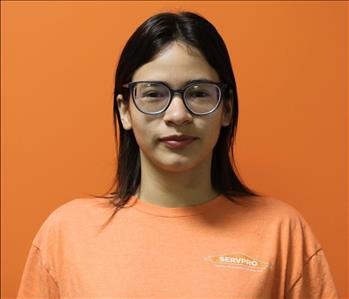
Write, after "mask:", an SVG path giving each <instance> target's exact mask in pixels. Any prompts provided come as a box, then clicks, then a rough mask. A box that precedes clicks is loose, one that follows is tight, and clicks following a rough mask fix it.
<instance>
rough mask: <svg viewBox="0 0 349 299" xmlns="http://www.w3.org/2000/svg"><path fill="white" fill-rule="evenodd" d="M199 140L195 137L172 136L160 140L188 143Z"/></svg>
mask: <svg viewBox="0 0 349 299" xmlns="http://www.w3.org/2000/svg"><path fill="white" fill-rule="evenodd" d="M194 139H197V137H195V136H190V135H171V136H167V137H163V138H160V140H161V141H187V140H194Z"/></svg>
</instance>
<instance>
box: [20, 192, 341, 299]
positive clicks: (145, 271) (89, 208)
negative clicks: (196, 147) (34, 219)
mask: <svg viewBox="0 0 349 299" xmlns="http://www.w3.org/2000/svg"><path fill="white" fill-rule="evenodd" d="M237 200H238V203H239V204H236V203H234V202H232V201H230V200H229V199H228V198H227V197H225V196H224V195H219V196H217V197H216V198H214V199H212V200H210V201H208V202H206V203H203V204H199V205H195V206H186V207H163V206H158V205H155V204H151V203H149V202H145V201H142V200H140V199H138V198H136V197H135V196H132V198H131V199H130V200H129V202H128V203H127V205H126V208H123V209H121V210H119V211H118V212H117V213H116V214H115V216H114V218H113V219H112V220H111V221H110V222H109V224H107V225H106V226H105V227H104V229H101V227H102V225H103V224H104V223H105V222H106V221H107V220H108V218H109V216H110V215H111V213H112V212H113V211H114V207H113V206H112V204H111V203H109V202H108V199H103V198H75V199H73V200H71V201H69V202H67V203H65V204H63V205H61V206H59V207H58V208H57V209H55V210H54V211H53V212H52V213H51V214H50V215H49V216H48V217H47V218H46V220H45V221H44V223H43V224H42V226H41V227H40V229H39V231H38V232H37V234H36V236H35V238H34V239H33V242H32V244H31V247H30V250H29V254H28V258H27V261H26V264H25V267H24V271H23V274H22V278H21V283H20V286H19V290H18V296H17V298H234V299H255V298H260V299H262V298H263V299H267V298H270V299H277V298H284V299H296V298H297V299H315V298H316V299H325V298H326V299H335V298H338V294H337V290H336V287H335V284H334V281H333V278H332V275H331V272H330V268H329V265H328V262H327V260H326V257H325V254H324V250H323V249H322V248H321V245H320V243H319V242H318V240H317V239H316V237H315V236H314V234H313V232H312V231H311V228H310V227H309V225H308V223H307V222H306V221H305V220H304V218H303V217H302V216H301V215H300V213H299V212H298V211H297V210H296V209H295V208H294V207H292V206H291V205H290V204H288V203H286V202H284V201H281V200H280V199H276V198H273V197H252V196H251V197H244V198H238V199H237Z"/></svg>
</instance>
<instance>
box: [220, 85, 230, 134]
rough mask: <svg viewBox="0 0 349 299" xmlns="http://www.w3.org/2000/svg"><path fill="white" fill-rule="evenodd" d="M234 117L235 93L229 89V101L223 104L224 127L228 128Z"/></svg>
mask: <svg viewBox="0 0 349 299" xmlns="http://www.w3.org/2000/svg"><path fill="white" fill-rule="evenodd" d="M232 115H233V93H232V91H231V89H229V101H224V102H223V114H222V126H223V127H228V126H229V125H230V123H231V121H232Z"/></svg>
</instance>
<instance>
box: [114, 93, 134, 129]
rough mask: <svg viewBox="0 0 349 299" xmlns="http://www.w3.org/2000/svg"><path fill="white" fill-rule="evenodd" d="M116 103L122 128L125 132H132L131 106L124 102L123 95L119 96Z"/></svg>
mask: <svg viewBox="0 0 349 299" xmlns="http://www.w3.org/2000/svg"><path fill="white" fill-rule="evenodd" d="M116 101H117V104H118V109H119V112H120V117H121V123H122V126H123V128H124V129H125V130H130V129H131V128H132V122H131V115H130V111H129V104H128V103H126V102H125V101H124V99H123V96H122V94H118V95H117V97H116Z"/></svg>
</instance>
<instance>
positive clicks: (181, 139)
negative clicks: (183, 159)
mask: <svg viewBox="0 0 349 299" xmlns="http://www.w3.org/2000/svg"><path fill="white" fill-rule="evenodd" d="M196 139H198V138H197V137H194V136H189V135H171V136H167V137H164V138H160V141H162V142H163V143H164V144H165V145H166V146H167V147H168V148H170V149H184V148H186V147H187V146H189V144H191V143H192V142H194V141H195V140H196Z"/></svg>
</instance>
